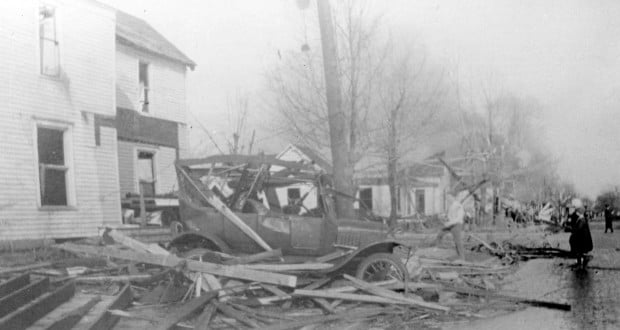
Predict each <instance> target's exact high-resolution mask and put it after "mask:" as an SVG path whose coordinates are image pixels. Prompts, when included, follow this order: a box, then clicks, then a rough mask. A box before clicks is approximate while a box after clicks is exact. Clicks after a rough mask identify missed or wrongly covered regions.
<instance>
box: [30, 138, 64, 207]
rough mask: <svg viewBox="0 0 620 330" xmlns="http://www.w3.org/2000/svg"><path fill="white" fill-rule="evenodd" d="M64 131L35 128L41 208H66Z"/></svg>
mask: <svg viewBox="0 0 620 330" xmlns="http://www.w3.org/2000/svg"><path fill="white" fill-rule="evenodd" d="M65 133H66V131H65V130H62V129H53V128H46V127H37V149H38V155H39V184H40V187H39V190H40V194H41V205H42V206H68V205H69V200H70V199H69V197H68V192H69V189H68V186H69V184H68V182H69V173H68V172H69V167H68V166H67V160H66V154H67V152H66V150H65Z"/></svg>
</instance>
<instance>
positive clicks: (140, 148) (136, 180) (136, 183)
mask: <svg viewBox="0 0 620 330" xmlns="http://www.w3.org/2000/svg"><path fill="white" fill-rule="evenodd" d="M157 151H158V150H157V149H155V148H149V147H143V146H137V147H135V148H134V153H133V171H134V187H135V191H136V193H137V194H140V177H139V175H138V168H139V167H138V157H139V155H140V152H148V153H150V154H153V182H152V183H153V196H156V195H157V191H158V190H159V189H158V181H159V180H157V173H158V171H157Z"/></svg>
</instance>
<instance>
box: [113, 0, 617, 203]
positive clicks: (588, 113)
mask: <svg viewBox="0 0 620 330" xmlns="http://www.w3.org/2000/svg"><path fill="white" fill-rule="evenodd" d="M104 2H106V3H108V4H110V5H112V6H114V7H117V8H119V9H122V10H124V11H126V12H129V13H130V14H133V15H136V16H139V17H141V18H143V19H145V20H147V21H148V22H149V23H151V24H152V25H153V26H154V27H155V28H156V29H157V30H159V31H160V32H161V33H162V34H163V35H164V36H166V37H167V38H168V39H170V40H171V41H172V42H173V43H174V44H176V45H177V46H178V47H179V48H180V49H181V50H182V51H183V52H185V53H186V54H187V55H188V56H189V57H190V58H192V59H193V60H194V61H195V62H197V63H198V67H197V69H196V70H195V71H194V72H189V74H188V106H189V110H190V111H191V112H192V113H193V114H195V115H196V116H197V117H199V118H200V121H201V122H202V124H203V125H204V126H205V128H206V129H208V130H209V131H210V132H211V133H212V134H214V135H215V136H216V138H218V139H221V138H223V136H224V135H225V134H228V131H229V130H230V127H231V126H230V125H231V124H230V121H231V120H230V119H229V114H228V113H229V111H228V110H229V109H230V106H229V104H230V101H231V100H234V99H235V97H236V95H238V94H239V93H241V94H248V95H249V97H250V106H251V111H252V113H251V118H252V119H253V125H255V127H256V128H258V132H257V133H258V136H257V138H258V140H259V142H260V147H261V149H264V150H266V151H268V152H276V151H278V149H279V148H281V147H282V146H283V144H282V143H283V142H282V141H281V140H279V139H278V132H274V131H273V129H271V127H269V125H268V122H267V121H265V118H266V115H265V114H264V112H265V111H266V110H265V109H264V107H261V106H259V103H261V102H260V98H261V91H262V90H263V89H264V80H263V75H264V73H265V72H266V71H267V70H268V69H269V68H270V67H272V66H273V65H274V64H275V63H277V62H276V61H278V60H279V58H278V51H280V52H286V51H288V50H297V49H299V47H300V46H301V44H300V43H301V41H300V32H301V31H303V30H304V28H306V29H314V28H315V27H316V25H315V22H316V16H315V14H314V13H315V12H314V11H309V10H306V11H301V10H299V9H298V7H297V5H296V1H295V0H260V1H257V0H218V1H212V0H175V1H171V0H169V1H164V0H158V1H154V0H104ZM315 5H316V4H315V3H314V1H311V6H312V7H314V6H315ZM372 8H373V10H376V11H377V13H379V14H382V15H383V18H384V21H385V22H387V24H388V28H389V29H390V31H392V32H393V34H394V36H396V37H403V38H409V39H413V40H415V42H416V43H421V44H423V45H424V47H425V49H426V50H427V52H428V54H429V55H430V56H432V57H434V58H435V59H436V61H438V62H442V63H445V64H446V66H447V67H448V68H449V69H451V70H452V69H454V68H458V71H459V76H460V77H462V78H461V79H466V80H470V81H474V80H476V79H481V80H485V79H486V80H487V81H488V80H489V77H492V80H493V81H494V82H497V83H498V84H499V85H501V88H502V89H504V90H507V91H510V92H512V93H515V94H517V95H521V96H526V97H535V98H537V99H538V100H539V101H540V102H541V103H542V105H543V110H542V111H543V113H541V114H540V118H541V124H542V125H543V127H544V128H545V136H546V143H548V145H549V146H550V147H551V149H552V150H553V152H554V154H555V156H557V157H558V159H559V160H560V174H561V175H562V176H563V177H564V178H566V179H567V180H569V181H572V182H574V183H575V184H576V186H577V188H578V189H579V190H580V191H581V192H583V193H586V194H589V195H590V196H592V197H594V196H595V195H596V194H598V193H599V192H600V191H601V190H602V189H606V188H609V187H610V186H611V185H618V184H620V116H619V115H620V19H619V18H620V1H614V0H608V1H602V0H601V1H591V0H583V1H576V0H572V1H571V0H555V1H554V0H537V1H533V0H531V1H524V0H512V1H508V0H484V1H483V0H468V1H461V0H383V1H379V0H377V1H376V3H374V4H373V5H372ZM315 32H316V31H315ZM315 32H312V31H310V32H309V33H308V34H309V35H310V36H311V38H312V36H313V35H316V33H315ZM463 77H464V78H463ZM476 83H479V82H476ZM194 126H195V127H194V128H193V129H194V130H195V131H194V133H193V134H192V136H193V137H194V138H193V142H194V144H195V145H202V146H203V147H204V146H206V147H207V148H210V150H212V151H213V152H216V149H214V148H213V146H212V145H211V144H210V142H208V139H206V137H204V134H201V133H200V132H201V131H202V129H203V128H202V127H196V126H198V125H194ZM199 133H200V134H199ZM196 147H197V146H196ZM222 147H223V146H222Z"/></svg>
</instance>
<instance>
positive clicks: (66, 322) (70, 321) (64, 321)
mask: <svg viewBox="0 0 620 330" xmlns="http://www.w3.org/2000/svg"><path fill="white" fill-rule="evenodd" d="M100 301H101V297H100V296H95V297H92V298H91V299H90V300H89V301H87V302H86V303H85V304H84V305H82V306H80V307H78V308H76V309H74V310H72V311H70V312H68V313H66V314H65V315H63V316H61V317H60V318H59V319H58V320H57V321H56V322H54V323H53V324H52V325H50V326H49V327H48V328H47V330H65V329H72V328H73V326H74V325H76V324H77V323H78V322H79V321H80V320H81V319H82V317H83V316H84V315H85V314H86V313H88V311H90V310H91V309H92V308H93V306H95V305H96V304H97V303H99V302H100Z"/></svg>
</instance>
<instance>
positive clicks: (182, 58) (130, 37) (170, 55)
mask: <svg viewBox="0 0 620 330" xmlns="http://www.w3.org/2000/svg"><path fill="white" fill-rule="evenodd" d="M116 40H117V41H118V42H120V43H122V44H125V45H128V46H131V47H136V48H139V49H142V50H144V51H147V52H151V53H154V54H157V55H159V56H163V57H165V58H167V59H170V60H173V61H177V62H181V63H183V64H185V65H187V66H188V67H189V68H190V69H192V70H194V68H195V67H196V63H195V62H194V61H192V60H191V59H190V58H189V57H187V56H186V55H185V54H183V53H182V52H181V51H180V50H179V49H178V48H176V47H175V46H174V45H173V44H172V43H171V42H170V41H168V40H167V39H166V38H164V36H162V35H161V34H160V33H159V32H157V30H155V29H154V28H153V27H152V26H151V25H150V24H149V23H147V22H145V21H144V20H142V19H139V18H137V17H135V16H132V15H129V14H127V13H125V12H122V11H120V10H117V11H116Z"/></svg>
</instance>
